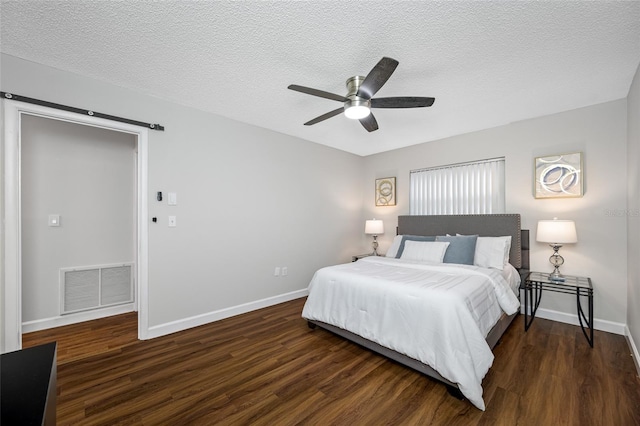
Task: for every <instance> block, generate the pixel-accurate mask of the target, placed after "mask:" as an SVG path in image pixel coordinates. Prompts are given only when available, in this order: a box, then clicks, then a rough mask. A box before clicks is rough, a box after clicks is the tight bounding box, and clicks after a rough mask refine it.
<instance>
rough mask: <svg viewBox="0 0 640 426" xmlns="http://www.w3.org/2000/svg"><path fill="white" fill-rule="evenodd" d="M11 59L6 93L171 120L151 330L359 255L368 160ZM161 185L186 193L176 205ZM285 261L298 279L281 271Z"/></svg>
mask: <svg viewBox="0 0 640 426" xmlns="http://www.w3.org/2000/svg"><path fill="white" fill-rule="evenodd" d="M1 59H2V75H1V87H2V90H4V91H8V92H15V93H18V94H21V95H24V96H29V97H35V98H41V99H46V100H48V101H52V102H56V103H61V104H67V105H73V106H78V107H82V108H87V109H93V110H95V111H100V112H104V113H108V114H112V115H118V116H122V117H128V118H132V119H136V120H142V121H149V122H154V123H160V124H162V125H164V126H165V127H166V130H165V131H164V132H157V131H151V132H150V135H149V194H148V196H149V200H150V201H149V203H150V204H149V214H150V216H157V217H158V223H155V224H154V223H151V224H150V229H149V324H150V326H152V327H153V326H161V325H163V324H167V323H171V322H174V321H180V320H183V319H185V318H189V317H195V316H198V315H205V314H207V313H210V312H214V311H220V310H223V309H227V308H232V307H236V306H239V305H243V304H247V303H251V302H255V301H259V300H262V299H266V298H269V297H275V296H279V295H282V294H286V293H290V292H294V291H299V290H304V289H306V287H307V285H308V284H309V281H310V279H311V276H312V275H313V273H314V272H315V270H316V269H318V268H319V267H321V266H326V265H330V264H335V263H340V262H345V261H348V260H349V259H350V256H351V255H352V254H353V253H354V252H358V250H359V243H360V234H361V229H360V228H361V226H360V225H361V223H360V222H361V221H360V218H361V209H362V191H361V187H360V176H361V175H362V172H363V164H364V159H363V158H361V157H358V156H355V155H352V154H347V153H345V152H343V151H338V150H335V149H332V148H327V147H325V146H321V145H318V144H314V143H311V142H308V141H304V140H301V139H298V138H294V137H289V136H286V135H282V134H279V133H276V132H272V131H268V130H264V129H261V128H257V127H254V126H250V125H246V124H243V123H239V122H236V121H233V120H229V119H226V118H224V117H220V116H214V115H212V114H208V113H204V112H201V111H197V110H194V109H191V108H186V107H183V106H180V105H176V104H174V103H170V102H166V101H163V100H161V99H156V98H153V97H150V96H145V95H142V94H138V93H134V92H132V91H129V90H126V89H122V88H119V87H115V86H112V85H108V84H104V83H101V82H99V81H96V80H92V79H89V78H85V77H82V76H79V75H75V74H71V73H68V72H62V71H59V70H56V69H53V68H50V67H46V66H42V65H39V64H35V63H31V62H28V61H24V60H21V59H18V58H15V57H11V56H8V55H2V58H1ZM156 191H163V192H164V193H167V192H176V193H177V194H178V205H177V206H168V205H167V203H166V198H165V201H163V202H162V203H159V202H157V201H155V193H156ZM168 215H175V216H177V223H178V226H177V227H176V228H169V227H168V226H167V216H168ZM275 266H287V267H288V270H289V274H288V276H286V277H282V276H280V277H274V275H273V272H274V267H275Z"/></svg>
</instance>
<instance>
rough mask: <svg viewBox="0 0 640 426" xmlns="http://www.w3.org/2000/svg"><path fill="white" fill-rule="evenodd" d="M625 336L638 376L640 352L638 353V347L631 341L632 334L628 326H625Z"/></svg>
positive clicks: (639, 374) (639, 371)
mask: <svg viewBox="0 0 640 426" xmlns="http://www.w3.org/2000/svg"><path fill="white" fill-rule="evenodd" d="M625 336H626V337H627V343H629V347H630V348H631V357H632V358H633V362H634V363H635V365H636V372H637V373H638V377H640V353H638V347H637V346H636V343H635V342H634V341H633V336H631V331H630V330H629V327H625Z"/></svg>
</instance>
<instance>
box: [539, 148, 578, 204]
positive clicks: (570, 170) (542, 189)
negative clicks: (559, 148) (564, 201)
mask: <svg viewBox="0 0 640 426" xmlns="http://www.w3.org/2000/svg"><path fill="white" fill-rule="evenodd" d="M534 174H535V182H534V188H533V190H534V196H535V198H570V197H582V195H583V194H584V175H583V170H582V153H581V152H574V153H570V154H561V155H548V156H545V157H537V158H536V159H535V163H534Z"/></svg>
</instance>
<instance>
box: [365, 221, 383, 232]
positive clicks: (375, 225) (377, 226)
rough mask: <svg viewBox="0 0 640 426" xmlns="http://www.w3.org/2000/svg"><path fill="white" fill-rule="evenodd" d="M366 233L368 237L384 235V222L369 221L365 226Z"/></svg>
mask: <svg viewBox="0 0 640 426" xmlns="http://www.w3.org/2000/svg"><path fill="white" fill-rule="evenodd" d="M364 233H365V234H368V235H382V234H384V222H382V221H381V220H379V219H373V220H367V221H366V223H365V225H364Z"/></svg>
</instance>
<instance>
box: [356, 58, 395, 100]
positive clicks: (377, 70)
mask: <svg viewBox="0 0 640 426" xmlns="http://www.w3.org/2000/svg"><path fill="white" fill-rule="evenodd" d="M397 66H398V61H396V60H395V59H391V58H387V57H386V56H385V57H384V58H382V59H380V62H378V63H377V64H376V66H375V67H373V69H372V70H371V71H369V74H367V76H366V77H365V78H364V81H363V82H362V84H361V85H360V88H359V89H358V93H357V95H358V96H359V97H361V98H365V99H371V98H372V97H373V95H375V94H376V92H377V91H378V90H380V88H381V87H382V86H383V85H384V84H385V83H386V82H387V80H389V77H391V74H393V72H394V71H395V70H396V67H397Z"/></svg>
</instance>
